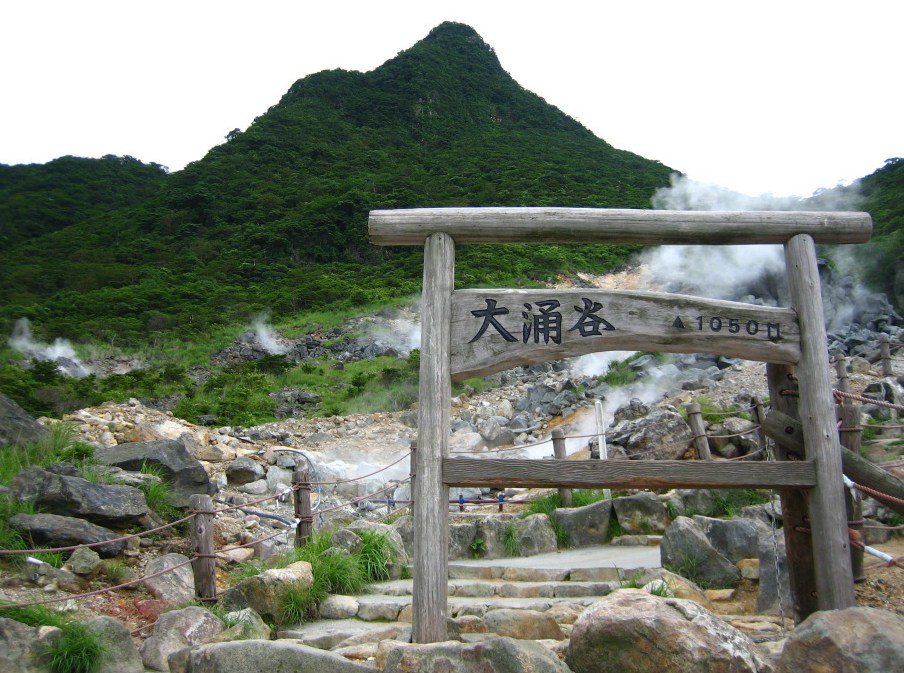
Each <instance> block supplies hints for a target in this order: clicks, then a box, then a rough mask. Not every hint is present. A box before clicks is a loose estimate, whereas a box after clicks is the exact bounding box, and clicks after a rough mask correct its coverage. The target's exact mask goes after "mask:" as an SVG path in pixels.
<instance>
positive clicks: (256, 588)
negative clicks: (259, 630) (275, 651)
mask: <svg viewBox="0 0 904 673" xmlns="http://www.w3.org/2000/svg"><path fill="white" fill-rule="evenodd" d="M313 583H314V573H313V570H312V568H311V564H310V563H308V562H306V561H297V562H296V563H292V564H290V565H288V566H286V567H285V568H271V569H270V570H265V571H264V572H262V573H261V574H260V575H255V576H254V577H249V578H248V579H246V580H243V581H242V582H239V583H238V584H236V585H235V586H234V587H232V588H230V589H229V590H227V591H226V592H225V593H224V594H223V598H222V603H223V606H224V607H225V608H227V609H230V610H241V609H243V608H251V609H252V610H254V611H255V612H256V613H257V614H259V615H260V616H261V617H263V618H265V619H275V618H276V617H277V616H278V615H279V597H280V594H281V593H282V591H284V590H285V589H286V588H287V587H288V586H291V585H298V586H301V587H310V586H311V585H312V584H313Z"/></svg>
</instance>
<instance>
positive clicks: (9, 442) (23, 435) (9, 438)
mask: <svg viewBox="0 0 904 673" xmlns="http://www.w3.org/2000/svg"><path fill="white" fill-rule="evenodd" d="M48 435H50V432H49V431H48V430H47V428H45V427H44V426H43V425H41V424H40V423H38V422H37V421H36V420H35V419H34V418H32V417H31V415H30V414H29V413H28V412H27V411H25V409H23V408H22V407H20V406H19V405H18V404H16V403H15V402H14V401H13V400H11V399H9V398H8V397H7V396H6V395H3V394H2V393H0V446H17V445H25V444H29V443H31V442H34V441H37V440H39V439H44V438H45V437H47V436H48Z"/></svg>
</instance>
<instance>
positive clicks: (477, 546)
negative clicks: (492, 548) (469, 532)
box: [468, 537, 487, 558]
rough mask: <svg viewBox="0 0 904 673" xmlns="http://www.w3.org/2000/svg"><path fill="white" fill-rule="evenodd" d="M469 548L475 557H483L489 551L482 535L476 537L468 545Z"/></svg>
mask: <svg viewBox="0 0 904 673" xmlns="http://www.w3.org/2000/svg"><path fill="white" fill-rule="evenodd" d="M468 549H470V550H471V556H473V557H474V558H483V557H484V556H485V555H486V553H487V543H486V541H485V540H484V539H483V538H482V537H475V538H474V539H473V540H471V544H469V545H468Z"/></svg>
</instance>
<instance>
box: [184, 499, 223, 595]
mask: <svg viewBox="0 0 904 673" xmlns="http://www.w3.org/2000/svg"><path fill="white" fill-rule="evenodd" d="M188 506H189V509H191V511H193V512H194V513H195V516H194V518H192V520H191V548H192V554H193V556H195V559H194V560H193V561H192V562H191V567H192V573H193V574H194V577H195V596H197V598H198V600H201V601H208V602H209V601H215V600H216V599H217V574H216V573H217V559H216V554H214V549H213V516H214V515H213V500H212V499H211V498H210V496H209V495H200V494H193V495H191V496H190V497H189V499H188Z"/></svg>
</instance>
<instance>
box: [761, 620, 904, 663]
mask: <svg viewBox="0 0 904 673" xmlns="http://www.w3.org/2000/svg"><path fill="white" fill-rule="evenodd" d="M822 671H845V672H846V673H847V672H850V673H880V672H882V673H886V672H888V671H904V617H901V616H900V615H897V614H895V613H893V612H889V611H887V610H880V609H878V608H848V609H846V610H831V611H825V612H814V613H813V614H812V615H810V616H809V617H807V619H805V620H804V621H803V622H801V623H800V625H798V627H797V628H796V629H794V632H793V633H792V634H791V635H790V636H789V638H788V642H787V643H786V644H785V649H784V650H783V651H782V655H781V658H780V659H779V662H778V666H777V668H776V673H822Z"/></svg>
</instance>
